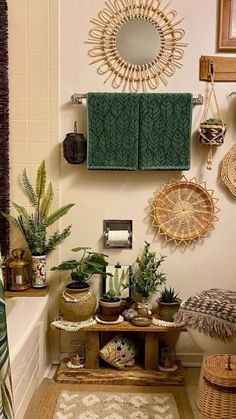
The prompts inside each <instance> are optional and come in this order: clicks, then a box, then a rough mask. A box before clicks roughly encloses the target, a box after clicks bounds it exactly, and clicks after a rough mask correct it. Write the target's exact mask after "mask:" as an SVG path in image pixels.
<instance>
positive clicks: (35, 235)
mask: <svg viewBox="0 0 236 419" xmlns="http://www.w3.org/2000/svg"><path fill="white" fill-rule="evenodd" d="M46 180H47V174H46V167H45V160H43V161H42V162H41V164H40V165H39V167H38V170H37V176H36V184H35V188H34V187H33V185H32V183H31V182H30V180H29V178H28V176H27V174H26V170H25V169H24V170H23V173H22V186H23V190H24V192H25V195H26V197H27V199H28V201H29V203H30V205H31V206H32V207H33V210H34V211H33V213H32V214H28V212H27V210H26V209H25V208H24V207H23V206H21V205H18V204H16V203H12V205H13V207H14V209H15V210H16V212H17V213H18V215H17V216H13V215H11V214H6V213H2V215H3V216H4V217H5V218H6V219H7V220H8V222H9V224H11V225H12V226H13V227H14V228H17V229H18V230H19V231H20V232H21V234H22V235H23V237H24V239H25V241H26V243H27V244H28V247H29V249H30V251H31V253H32V255H35V256H36V255H42V254H48V253H50V252H51V251H52V250H54V249H55V247H56V246H57V245H58V244H60V243H61V242H62V241H63V240H65V239H66V237H68V236H69V234H70V230H71V225H69V226H67V227H66V228H65V229H64V230H63V231H62V232H61V233H60V232H59V231H56V232H55V233H53V234H52V235H51V236H49V237H48V234H47V229H48V227H49V226H51V225H52V224H54V223H55V222H56V221H57V220H59V218H61V217H62V216H64V215H65V214H67V212H68V211H69V210H70V208H71V207H73V206H74V204H67V205H63V206H62V207H61V208H59V209H58V210H56V211H54V212H53V213H52V214H50V209H51V205H52V202H53V196H54V193H53V189H52V185H51V183H49V184H48V186H46Z"/></svg>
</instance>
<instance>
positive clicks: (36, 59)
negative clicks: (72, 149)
mask: <svg viewBox="0 0 236 419" xmlns="http://www.w3.org/2000/svg"><path fill="white" fill-rule="evenodd" d="M8 11H9V88H10V185H11V191H10V193H11V201H15V202H17V203H19V204H22V205H25V206H27V205H28V201H27V200H26V198H25V196H24V195H23V193H22V191H21V188H20V183H21V182H20V176H21V173H22V171H23V169H24V168H26V170H27V174H28V176H29V177H30V179H35V174H36V170H37V167H38V165H39V163H40V162H41V161H42V160H43V159H46V166H47V174H48V181H49V180H51V181H52V183H53V189H54V192H55V197H54V206H55V208H58V206H59V201H60V194H59V141H58V136H59V123H58V119H59V118H58V117H59V112H58V0H8ZM57 227H58V226H57ZM19 244H21V238H20V235H19V234H16V232H15V230H14V231H11V248H13V247H16V246H18V245H19ZM58 261H59V251H55V252H54V253H53V254H52V255H51V256H50V257H49V258H48V259H47V267H48V272H47V277H48V282H49V283H50V302H51V310H50V316H51V318H52V317H53V316H54V315H55V313H56V312H57V297H54V296H56V295H57V293H56V292H55V291H56V289H57V288H58V279H57V275H54V277H53V274H52V272H50V270H49V269H50V266H52V264H57V263H58ZM51 348H52V350H51V354H52V356H53V357H55V356H56V353H57V333H54V334H53V341H52V345H51Z"/></svg>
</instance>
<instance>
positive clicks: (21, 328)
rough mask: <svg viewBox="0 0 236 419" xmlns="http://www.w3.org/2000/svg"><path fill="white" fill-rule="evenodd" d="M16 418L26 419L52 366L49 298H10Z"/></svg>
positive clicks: (9, 328) (7, 308) (9, 338)
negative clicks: (31, 403) (38, 388)
mask: <svg viewBox="0 0 236 419" xmlns="http://www.w3.org/2000/svg"><path fill="white" fill-rule="evenodd" d="M6 314H7V333H8V344H9V350H10V361H11V374H12V385H13V396H14V408H15V414H16V419H22V418H23V416H24V413H25V411H26V409H27V406H28V404H29V402H30V400H31V397H32V395H33V393H34V391H35V390H36V388H37V386H38V385H39V383H40V381H41V379H42V377H43V375H44V373H45V370H46V368H47V366H48V355H47V354H48V345H47V331H48V296H45V297H13V298H7V299H6Z"/></svg>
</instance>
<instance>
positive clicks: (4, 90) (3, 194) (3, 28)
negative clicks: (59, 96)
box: [0, 0, 9, 256]
mask: <svg viewBox="0 0 236 419" xmlns="http://www.w3.org/2000/svg"><path fill="white" fill-rule="evenodd" d="M7 27H8V19H7V1H6V0H0V245H1V251H2V255H5V256H6V255H7V254H8V252H9V225H8V221H7V220H6V218H4V217H3V216H2V215H1V211H3V212H9V139H8V129H9V107H8V39H7Z"/></svg>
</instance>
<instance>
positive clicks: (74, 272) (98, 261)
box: [51, 247, 111, 289]
mask: <svg viewBox="0 0 236 419" xmlns="http://www.w3.org/2000/svg"><path fill="white" fill-rule="evenodd" d="M89 250H90V247H75V248H74V249H71V251H72V252H81V251H82V252H83V253H82V256H81V258H80V259H79V260H76V259H71V260H67V261H65V262H62V263H61V264H60V265H58V266H53V267H52V268H51V270H52V271H56V270H57V271H71V279H72V281H73V282H71V283H69V284H68V285H67V288H71V289H84V288H88V287H89V285H88V284H87V281H88V280H89V279H90V278H91V276H92V275H93V274H101V275H103V276H106V275H111V274H110V273H106V272H105V268H106V266H107V265H108V262H107V261H106V260H105V258H106V257H108V256H107V255H105V254H103V253H96V252H90V251H89Z"/></svg>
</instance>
